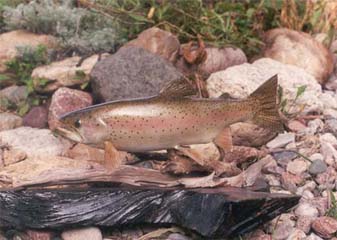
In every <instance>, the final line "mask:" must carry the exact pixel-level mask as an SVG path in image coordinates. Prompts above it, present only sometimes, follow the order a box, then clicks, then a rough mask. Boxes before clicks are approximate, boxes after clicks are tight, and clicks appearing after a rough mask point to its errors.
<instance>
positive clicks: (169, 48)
mask: <svg viewBox="0 0 337 240" xmlns="http://www.w3.org/2000/svg"><path fill="white" fill-rule="evenodd" d="M130 46H134V47H140V48H144V49H146V50H147V51H149V52H152V53H154V54H157V55H159V56H161V57H163V58H165V59H167V60H169V61H170V62H173V63H174V62H175V61H176V60H177V56H178V53H179V48H180V43H179V40H178V38H177V37H176V36H175V35H173V34H172V33H170V32H168V31H164V30H161V29H160V28H157V27H152V28H148V29H146V30H144V31H143V32H141V33H140V34H139V35H138V37H137V38H136V39H134V40H131V41H130V42H128V43H126V44H125V45H124V46H123V47H130Z"/></svg>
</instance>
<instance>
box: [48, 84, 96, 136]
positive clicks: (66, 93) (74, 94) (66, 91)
mask: <svg viewBox="0 0 337 240" xmlns="http://www.w3.org/2000/svg"><path fill="white" fill-rule="evenodd" d="M92 102H93V100H92V97H91V96H90V94H89V93H87V92H84V91H80V90H75V89H70V88H66V87H62V88H59V89H58V90H57V91H56V92H55V93H54V94H53V96H52V99H51V103H50V107H49V114H48V124H49V128H50V129H52V130H53V129H55V128H56V127H58V126H59V125H60V122H59V121H58V118H59V117H60V116H62V115H63V114H65V113H68V112H71V111H75V110H78V109H81V108H84V107H88V106H90V105H92Z"/></svg>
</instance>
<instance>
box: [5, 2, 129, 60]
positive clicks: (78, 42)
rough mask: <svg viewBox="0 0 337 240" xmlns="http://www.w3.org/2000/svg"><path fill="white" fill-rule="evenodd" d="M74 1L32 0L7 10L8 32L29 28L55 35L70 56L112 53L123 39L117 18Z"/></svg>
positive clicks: (32, 30) (33, 30)
mask: <svg viewBox="0 0 337 240" xmlns="http://www.w3.org/2000/svg"><path fill="white" fill-rule="evenodd" d="M74 2H75V1H71V0H64V1H53V0H41V1H37V0H33V1H30V2H29V4H19V5H18V6H17V7H16V8H12V7H4V13H3V16H4V23H5V24H6V28H7V29H9V30H13V29H26V30H29V31H31V32H35V33H46V34H52V35H54V36H56V37H57V38H58V39H59V41H60V43H61V44H62V45H63V48H64V49H66V50H67V51H68V52H69V53H73V52H75V53H77V54H80V55H88V54H92V53H94V52H113V51H115V49H116V47H117V46H118V45H119V44H121V43H122V42H123V41H124V40H123V39H122V38H120V36H119V35H118V32H117V31H116V29H118V22H117V21H115V19H114V18H111V17H106V16H104V15H102V14H98V13H95V12H93V11H88V10H86V9H85V8H77V7H76V6H75V4H74Z"/></svg>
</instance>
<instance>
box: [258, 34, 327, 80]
mask: <svg viewBox="0 0 337 240" xmlns="http://www.w3.org/2000/svg"><path fill="white" fill-rule="evenodd" d="M264 42H265V43H266V47H265V49H264V52H263V55H264V57H268V58H272V59H275V60H277V61H280V62H282V63H285V64H292V65H295V66H298V67H300V68H303V69H305V71H307V72H308V73H310V74H311V75H312V76H314V77H315V78H316V79H317V81H318V82H319V83H321V84H323V83H324V82H325V81H326V80H327V79H328V77H329V75H330V74H331V73H332V71H333V58H332V54H331V53H330V52H329V50H328V49H327V48H326V47H325V46H324V45H323V44H322V43H320V42H318V41H316V40H315V39H314V38H313V37H311V36H310V35H309V34H307V33H304V32H298V31H294V30H290V29H286V28H276V29H272V30H269V31H268V32H266V34H265V36H264Z"/></svg>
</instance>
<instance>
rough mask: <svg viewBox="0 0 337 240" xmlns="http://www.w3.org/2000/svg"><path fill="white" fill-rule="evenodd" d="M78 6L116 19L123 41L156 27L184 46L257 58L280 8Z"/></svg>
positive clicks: (129, 0)
mask: <svg viewBox="0 0 337 240" xmlns="http://www.w3.org/2000/svg"><path fill="white" fill-rule="evenodd" d="M79 2H80V3H81V4H82V5H84V6H86V7H90V9H92V10H94V11H97V12H101V13H104V14H108V15H110V16H113V17H115V18H117V19H118V20H119V21H120V22H121V25H122V26H127V27H124V28H123V29H125V30H127V32H124V37H127V38H134V37H135V36H136V35H137V34H138V33H139V32H140V31H142V30H144V29H146V28H148V27H151V26H157V27H160V28H162V29H165V30H168V31H171V32H174V33H176V34H177V35H178V37H179V39H180V41H181V42H187V41H190V40H195V39H197V34H199V35H201V36H202V39H203V40H204V41H205V42H206V43H209V44H212V45H216V46H226V45H234V46H237V47H241V48H243V49H245V52H247V53H248V55H253V54H256V53H257V52H258V51H259V49H260V47H261V46H262V45H263V43H262V41H261V36H260V34H261V33H262V31H263V30H265V29H269V28H272V27H276V26H278V16H279V14H277V12H280V11H281V5H280V4H276V5H273V4H271V3H270V1H248V0H247V1H202V0H186V1H168V0H163V1H144V0H126V1H112V0H110V1H106V0H98V1H96V2H95V4H93V3H92V2H91V1H89V0H79Z"/></svg>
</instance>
